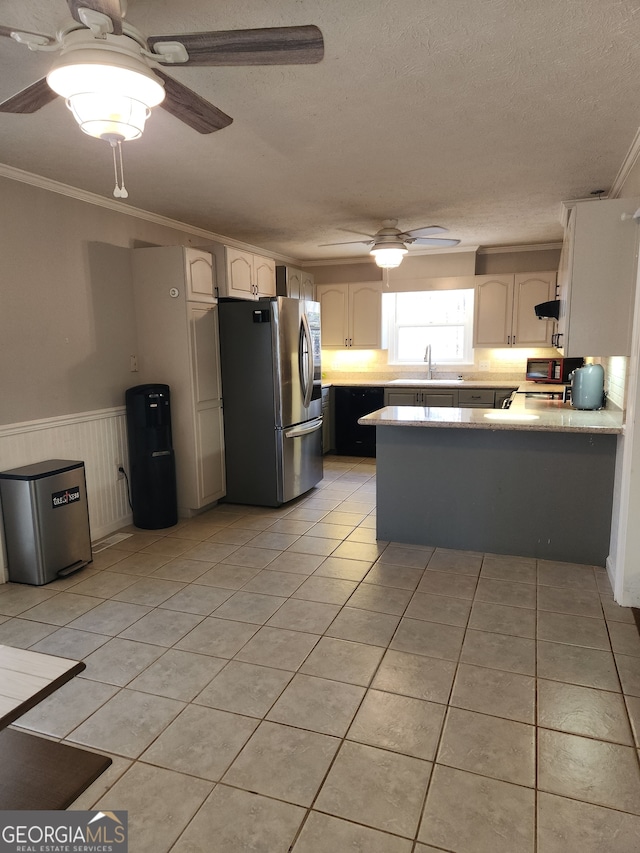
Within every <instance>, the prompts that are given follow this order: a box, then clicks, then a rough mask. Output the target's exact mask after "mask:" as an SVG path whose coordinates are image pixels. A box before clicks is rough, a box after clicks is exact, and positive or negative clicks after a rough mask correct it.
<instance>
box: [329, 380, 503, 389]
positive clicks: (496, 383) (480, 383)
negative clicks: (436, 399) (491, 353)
mask: <svg viewBox="0 0 640 853" xmlns="http://www.w3.org/2000/svg"><path fill="white" fill-rule="evenodd" d="M518 384H519V383H518V381H517V380H516V381H514V380H513V379H511V380H505V379H490V380H487V379H370V380H369V379H367V380H361V379H358V380H352V381H349V380H347V379H323V381H322V386H323V387H327V386H329V385H333V386H335V387H336V388H344V387H347V388H358V387H363V388H367V387H370V386H373V387H375V388H389V387H397V386H401V387H402V388H517V386H518Z"/></svg>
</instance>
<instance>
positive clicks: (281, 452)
mask: <svg viewBox="0 0 640 853" xmlns="http://www.w3.org/2000/svg"><path fill="white" fill-rule="evenodd" d="M218 308H219V320H220V363H221V370H222V396H223V401H224V403H223V413H224V434H225V462H226V469H227V471H226V476H227V494H226V500H228V501H231V502H232V503H246V504H255V505H257V506H280V504H283V503H286V502H287V501H290V500H292V499H293V498H295V497H297V496H298V495H301V494H303V493H304V492H306V491H308V490H309V489H311V488H312V487H313V486H315V484H316V483H317V482H318V481H319V480H321V479H322V389H321V373H320V305H319V304H318V303H317V302H309V301H304V300H298V299H289V298H288V297H284V296H278V297H275V298H273V299H260V300H258V301H256V302H253V301H244V300H228V301H227V300H221V301H220V303H219V306H218Z"/></svg>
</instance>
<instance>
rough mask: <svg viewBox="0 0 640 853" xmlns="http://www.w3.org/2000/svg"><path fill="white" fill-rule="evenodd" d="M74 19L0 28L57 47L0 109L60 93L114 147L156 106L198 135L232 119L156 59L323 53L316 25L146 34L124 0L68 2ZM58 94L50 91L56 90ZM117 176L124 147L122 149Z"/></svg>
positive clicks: (23, 109)
mask: <svg viewBox="0 0 640 853" xmlns="http://www.w3.org/2000/svg"><path fill="white" fill-rule="evenodd" d="M67 6H68V7H69V11H70V12H71V16H72V18H73V20H72V21H69V22H67V24H66V25H64V26H63V27H61V28H60V30H59V31H58V34H57V36H56V37H53V36H48V35H43V34H42V33H33V32H30V31H22V30H17V29H12V28H11V27H6V26H0V36H4V37H7V38H11V39H13V40H14V41H16V42H17V43H18V44H24V45H25V46H26V47H28V48H29V49H30V50H38V51H40V50H43V51H59V52H60V56H59V57H58V59H57V60H56V61H55V62H54V64H53V67H52V68H51V70H50V71H49V73H48V74H47V76H46V78H42V79H40V80H37V81H36V82H35V83H32V84H31V85H30V86H28V87H27V88H26V89H23V90H22V91H21V92H18V93H17V94H15V95H13V96H12V97H10V98H8V99H7V100H5V101H3V102H2V103H0V112H4V113H15V114H30V113H34V112H36V111H37V110H39V109H41V108H42V107H44V106H46V105H47V104H48V103H50V102H51V101H52V100H53V99H55V95H56V94H57V95H61V96H62V97H63V98H64V99H65V101H66V103H67V106H68V107H69V109H70V110H71V112H72V113H73V115H74V117H75V119H76V121H77V122H78V124H79V125H80V128H81V129H82V130H83V131H84V133H86V134H88V135H89V136H94V137H96V138H98V139H104V140H106V141H107V142H109V143H110V144H111V146H112V148H113V149H114V168H115V170H116V189H115V190H114V195H115V196H116V198H126V197H127V192H126V190H125V189H124V179H122V187H121V188H120V187H119V186H118V175H117V167H116V160H115V149H116V148H118V149H120V146H121V143H122V142H127V141H129V140H132V139H138V138H139V137H140V136H141V135H142V133H143V131H144V126H145V122H146V120H147V118H148V117H149V115H150V113H151V110H152V109H153V107H156V106H159V105H160V106H162V108H163V109H164V110H165V111H166V112H168V113H169V114H170V115H172V116H174V117H175V118H177V119H178V120H179V121H182V122H183V123H184V124H186V125H187V126H188V127H190V128H192V129H193V130H196V131H197V132H198V133H213V132H214V131H216V130H222V128H224V127H228V126H229V125H230V124H231V123H232V121H233V119H232V118H231V117H230V116H228V115H226V113H224V112H223V111H222V110H220V109H218V107H215V106H214V105H213V104H211V103H209V102H208V101H206V100H205V99H204V98H202V97H200V95H198V94H196V93H195V92H192V91H191V89H188V88H187V87H186V86H184V85H183V84H182V83H180V82H179V81H178V80H176V79H174V78H173V77H168V76H167V75H166V74H164V73H163V72H162V71H161V70H160V69H159V68H158V66H159V65H162V64H165V65H188V66H198V65H200V66H215V65H218V66H223V65H227V66H228V65H308V64H313V63H316V62H320V61H321V60H322V58H323V56H324V40H323V37H322V33H321V32H320V30H319V29H318V27H316V26H314V25H312V24H309V25H305V26H294V27H262V28H258V29H247V30H228V31H225V30H219V31H212V32H199V33H186V34H183V35H179V34H178V35H165V36H151V37H150V38H148V39H147V38H145V37H144V36H143V35H142V34H141V33H140V32H139V31H138V30H137V29H136V28H135V27H133V26H131V25H130V24H129V23H128V22H125V21H124V15H125V12H126V0H67ZM54 93H55V94H54ZM120 170H121V174H122V152H121V151H120Z"/></svg>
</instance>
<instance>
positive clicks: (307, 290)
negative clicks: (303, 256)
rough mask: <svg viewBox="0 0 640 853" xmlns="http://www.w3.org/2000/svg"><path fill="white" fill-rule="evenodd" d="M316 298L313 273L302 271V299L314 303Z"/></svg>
mask: <svg viewBox="0 0 640 853" xmlns="http://www.w3.org/2000/svg"><path fill="white" fill-rule="evenodd" d="M315 298H316V294H315V283H314V279H313V273H310V272H307V271H306V270H302V278H301V280H300V299H308V300H311V301H312V302H313V301H314V299H315Z"/></svg>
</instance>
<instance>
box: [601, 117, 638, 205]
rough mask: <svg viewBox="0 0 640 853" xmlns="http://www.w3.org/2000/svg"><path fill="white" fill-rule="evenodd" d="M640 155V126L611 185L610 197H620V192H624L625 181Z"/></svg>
mask: <svg viewBox="0 0 640 853" xmlns="http://www.w3.org/2000/svg"><path fill="white" fill-rule="evenodd" d="M639 156H640V127H639V128H638V130H637V131H636V135H635V136H634V137H633V142H632V143H631V146H630V147H629V150H628V151H627V153H626V156H625V158H624V160H623V161H622V165H621V166H620V168H619V169H618V174H617V175H616V177H615V179H614V181H613V184H612V185H611V189H610V190H609V195H608V197H609V198H618V197H619V196H620V193H621V192H622V187H623V186H624V184H625V181H626V180H627V178H628V177H629V172H630V171H631V170H632V169H633V167H634V166H635V164H636V162H637V160H638V157H639Z"/></svg>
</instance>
